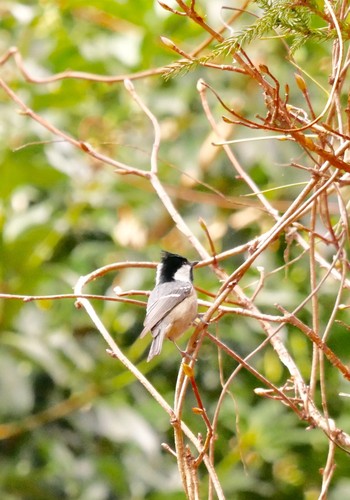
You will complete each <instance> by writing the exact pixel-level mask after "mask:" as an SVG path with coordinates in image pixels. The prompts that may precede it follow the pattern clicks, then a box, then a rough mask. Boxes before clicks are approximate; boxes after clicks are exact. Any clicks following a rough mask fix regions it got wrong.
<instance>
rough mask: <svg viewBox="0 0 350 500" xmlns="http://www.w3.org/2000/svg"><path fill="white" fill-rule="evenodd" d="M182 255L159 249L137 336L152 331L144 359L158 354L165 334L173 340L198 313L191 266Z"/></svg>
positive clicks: (192, 263)
mask: <svg viewBox="0 0 350 500" xmlns="http://www.w3.org/2000/svg"><path fill="white" fill-rule="evenodd" d="M196 264H197V262H189V261H188V260H187V259H186V258H185V257H181V255H177V254H174V253H170V252H165V251H163V252H162V260H161V262H160V264H158V266H157V274H156V285H155V287H154V289H153V290H152V292H151V294H150V296H149V299H148V302H147V311H146V318H145V321H144V323H143V326H144V329H143V330H142V332H141V334H140V337H141V338H142V337H144V336H145V335H146V333H147V332H151V333H152V336H153V341H152V344H151V348H150V351H149V354H148V358H147V361H150V360H151V359H152V358H153V357H154V356H156V355H157V354H159V353H160V351H161V349H162V345H163V340H164V338H165V337H167V338H168V339H170V340H172V341H174V342H175V340H176V339H177V338H178V337H180V335H182V334H183V333H184V332H185V331H186V330H187V328H188V327H189V326H190V324H191V323H192V322H193V321H194V319H195V318H196V316H197V308H198V303H197V294H196V291H195V289H194V287H193V284H192V282H193V266H195V265H196Z"/></svg>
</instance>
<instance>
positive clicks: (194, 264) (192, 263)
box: [191, 260, 199, 267]
mask: <svg viewBox="0 0 350 500" xmlns="http://www.w3.org/2000/svg"><path fill="white" fill-rule="evenodd" d="M198 263H199V260H194V261H193V262H191V266H192V267H194V266H196V265H197V264H198Z"/></svg>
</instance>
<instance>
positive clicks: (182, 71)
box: [163, 59, 200, 81]
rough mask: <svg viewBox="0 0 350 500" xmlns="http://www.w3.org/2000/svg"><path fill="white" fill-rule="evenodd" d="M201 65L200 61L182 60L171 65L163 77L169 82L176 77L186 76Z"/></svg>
mask: <svg viewBox="0 0 350 500" xmlns="http://www.w3.org/2000/svg"><path fill="white" fill-rule="evenodd" d="M199 63H200V61H199V60H192V59H181V60H179V61H176V62H175V63H173V64H169V66H166V68H165V72H164V73H163V77H164V79H165V80H166V81H167V80H169V79H170V78H173V77H175V76H184V75H186V74H187V73H188V72H189V71H191V70H193V69H196V68H197V66H198V65H199Z"/></svg>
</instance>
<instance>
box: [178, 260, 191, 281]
mask: <svg viewBox="0 0 350 500" xmlns="http://www.w3.org/2000/svg"><path fill="white" fill-rule="evenodd" d="M174 279H175V280H176V281H191V266H190V265H189V264H186V265H183V266H181V267H180V269H178V271H176V273H175V274H174Z"/></svg>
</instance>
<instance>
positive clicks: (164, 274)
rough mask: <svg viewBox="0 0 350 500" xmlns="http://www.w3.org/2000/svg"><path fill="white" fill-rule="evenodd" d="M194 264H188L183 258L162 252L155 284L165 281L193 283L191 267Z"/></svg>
mask: <svg viewBox="0 0 350 500" xmlns="http://www.w3.org/2000/svg"><path fill="white" fill-rule="evenodd" d="M195 264H196V262H190V261H189V260H187V259H186V258H185V257H182V256H181V255H178V254H176V253H170V252H166V251H164V250H163V251H162V260H161V263H160V264H159V265H158V267H157V278H156V283H157V284H160V283H166V282H167V281H175V280H179V281H187V282H191V283H192V281H193V266H194V265H195Z"/></svg>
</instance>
